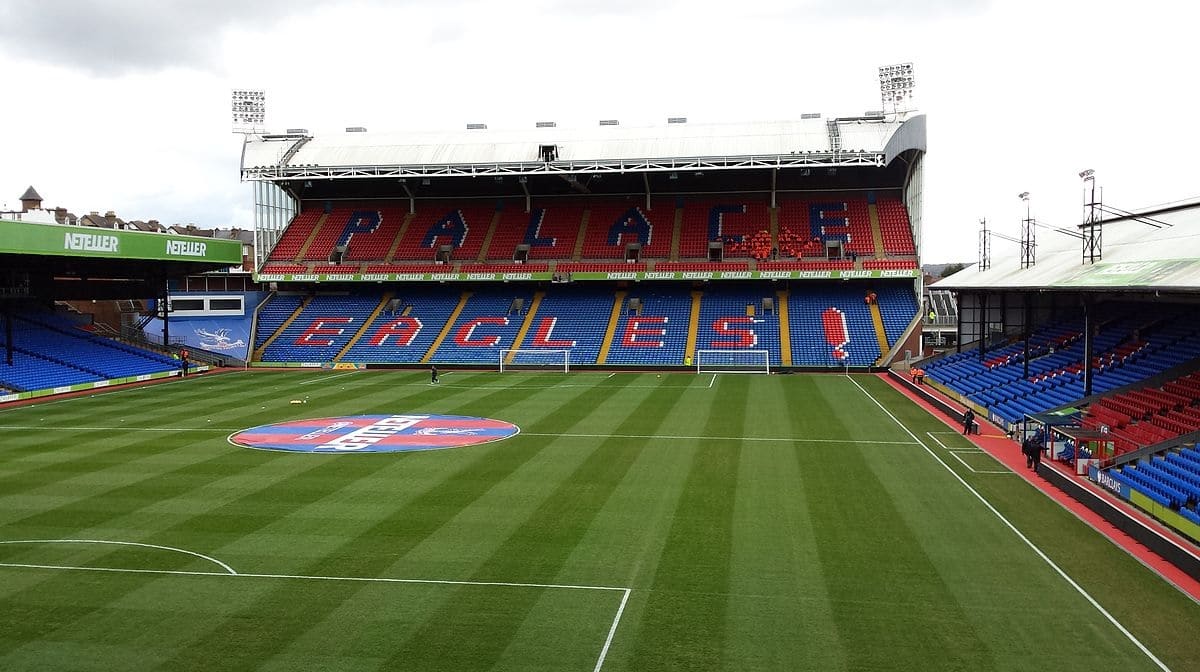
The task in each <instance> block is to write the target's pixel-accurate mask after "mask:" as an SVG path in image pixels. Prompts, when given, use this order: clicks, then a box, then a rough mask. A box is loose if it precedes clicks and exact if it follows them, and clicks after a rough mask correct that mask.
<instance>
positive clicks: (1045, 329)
mask: <svg viewBox="0 0 1200 672" xmlns="http://www.w3.org/2000/svg"><path fill="white" fill-rule="evenodd" d="M1146 310H1147V309H1146V308H1145V307H1144V306H1125V305H1120V304H1117V305H1113V306H1112V307H1111V308H1110V312H1111V313H1112V314H1113V315H1112V317H1111V318H1110V319H1108V320H1107V321H1105V322H1104V323H1103V324H1101V325H1100V326H1099V330H1098V332H1097V334H1096V336H1095V337H1094V339H1093V342H1094V348H1093V349H1094V351H1095V352H1096V353H1098V354H1096V355H1094V356H1093V360H1092V365H1093V367H1094V374H1093V380H1092V387H1093V390H1092V391H1093V393H1094V394H1100V395H1103V394H1105V393H1107V392H1108V391H1110V390H1113V389H1115V388H1118V387H1123V386H1126V385H1131V384H1134V383H1137V382H1138V381H1141V380H1144V379H1146V378H1148V377H1150V376H1153V375H1157V374H1158V373H1161V372H1163V371H1166V370H1167V369H1169V368H1171V367H1173V366H1176V365H1178V364H1181V363H1183V362H1186V361H1189V360H1192V359H1195V358H1197V357H1200V320H1197V318H1196V317H1195V316H1194V315H1192V314H1190V313H1188V312H1187V311H1182V312H1180V311H1178V310H1173V309H1168V308H1165V307H1157V308H1155V310H1156V311H1157V312H1156V314H1155V315H1152V316H1150V319H1147V315H1146ZM1168 318H1169V319H1168ZM1081 324H1082V323H1081V321H1080V319H1079V318H1068V319H1065V320H1062V321H1060V322H1058V323H1054V324H1049V325H1043V326H1040V327H1038V329H1036V330H1035V331H1034V333H1033V334H1032V335H1031V336H1030V360H1029V376H1028V378H1026V377H1025V376H1024V372H1023V369H1024V366H1025V362H1024V354H1023V345H1022V344H1021V343H1019V342H1018V343H1013V344H1010V345H1007V346H1004V347H1000V348H996V349H993V350H991V351H989V352H988V353H987V354H986V359H985V361H982V362H981V361H980V360H979V354H978V353H977V352H972V353H958V354H955V355H950V356H948V357H944V358H942V359H940V360H938V361H936V362H933V363H930V364H929V365H928V366H926V367H925V369H926V372H927V373H928V375H929V377H930V379H931V380H935V381H937V382H939V383H941V384H943V385H945V386H946V387H948V388H949V389H951V390H953V391H954V392H957V393H959V394H962V395H965V396H967V397H968V398H969V399H971V400H972V401H974V402H976V403H978V404H981V405H983V406H985V407H987V408H988V409H989V411H990V412H992V413H994V414H996V415H997V416H998V417H1000V418H1002V419H1004V420H1005V421H1007V422H1017V421H1019V420H1020V419H1021V418H1023V417H1024V416H1025V415H1026V414H1034V413H1040V412H1043V411H1047V410H1050V409H1052V408H1056V407H1059V406H1065V405H1068V404H1071V403H1074V402H1075V401H1076V400H1078V399H1079V398H1081V397H1082V396H1083V368H1084V367H1083V364H1082V362H1083V339H1082V337H1081V334H1082V327H1081ZM1148 325H1149V326H1148ZM1111 404H1112V402H1109V405H1110V407H1111ZM1101 405H1105V404H1103V403H1102V404H1101ZM1114 410H1116V409H1114ZM1124 410H1125V411H1128V413H1127V415H1128V416H1129V417H1131V418H1133V417H1134V416H1135V415H1136V411H1135V410H1134V409H1132V408H1126V409H1124ZM1152 435H1153V430H1150V429H1147V428H1141V429H1138V430H1133V431H1132V432H1130V431H1128V430H1125V431H1123V432H1122V434H1121V435H1118V439H1120V441H1121V442H1122V445H1127V444H1134V443H1138V442H1142V443H1145V441H1146V440H1148V439H1152V438H1153V436H1152Z"/></svg>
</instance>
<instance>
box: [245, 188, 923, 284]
mask: <svg viewBox="0 0 1200 672" xmlns="http://www.w3.org/2000/svg"><path fill="white" fill-rule="evenodd" d="M326 208H327V209H328V211H327V212H326ZM415 208H416V209H415V212H413V213H409V210H408V207H407V203H405V205H404V206H397V205H379V204H378V203H375V202H363V203H362V204H361V205H340V204H339V205H338V206H337V207H330V206H328V205H326V206H324V207H322V208H312V207H310V208H308V209H305V210H303V211H301V212H300V213H299V214H298V215H296V217H295V219H294V221H293V222H292V223H291V225H290V226H289V227H288V228H287V229H286V230H285V231H284V233H283V235H282V237H281V238H280V240H279V242H278V243H277V244H276V246H275V248H274V250H272V252H271V254H270V256H269V261H270V262H271V265H270V266H269V267H267V268H264V269H263V270H264V272H296V271H294V270H291V269H292V267H290V266H283V265H281V264H289V263H297V262H317V263H321V264H326V263H328V262H329V261H330V259H331V254H333V253H334V251H335V250H336V249H337V248H338V247H339V246H345V248H346V254H345V256H344V258H342V259H341V260H340V262H341V263H342V264H344V265H346V266H349V267H351V268H355V269H356V268H357V264H358V263H359V262H366V263H371V264H376V265H378V264H391V263H393V262H399V263H403V262H410V261H411V262H419V263H420V262H423V263H428V262H432V261H433V260H434V259H435V256H436V255H437V253H438V251H439V249H440V248H441V247H442V246H445V245H448V246H450V248H451V249H452V253H451V259H452V261H453V262H466V263H474V262H477V261H506V260H512V259H513V258H514V255H515V253H516V250H517V247H518V246H521V245H524V246H528V258H529V259H539V260H561V261H567V260H576V261H578V260H616V259H622V260H623V259H625V258H626V252H627V246H628V245H629V244H631V243H637V244H639V245H640V246H641V251H640V258H642V259H645V260H654V259H657V260H663V261H666V260H672V261H674V260H679V261H689V260H694V261H701V260H704V261H707V260H708V247H709V243H710V242H714V241H719V242H721V243H722V244H723V248H724V250H723V255H724V257H725V258H732V259H751V258H754V259H758V260H760V261H768V260H784V261H787V260H790V259H814V260H816V259H826V258H827V253H828V251H829V249H828V248H827V246H828V245H830V244H832V245H833V249H834V250H838V249H839V246H840V254H842V255H844V256H845V257H847V258H855V259H856V258H858V257H862V258H863V262H862V265H861V268H864V269H868V270H869V269H892V268H913V267H914V266H915V261H914V260H911V259H893V258H892V257H911V256H914V255H915V253H916V248H915V245H914V242H913V234H912V227H911V224H910V223H909V220H908V216H907V213H906V211H905V208H904V205H903V204H902V203H901V202H900V201H899V200H898V199H897V198H896V197H894V196H890V195H880V196H878V197H877V196H876V194H875V193H874V192H866V193H863V194H850V195H846V194H828V195H821V194H806V195H804V196H803V197H798V196H792V195H782V196H781V200H780V202H779V207H778V209H777V211H775V212H776V214H777V219H778V230H777V231H776V232H775V233H772V228H773V225H772V210H771V209H770V208H769V206H768V203H767V201H766V198H765V196H763V195H736V194H734V195H729V196H721V197H713V196H707V197H673V198H654V199H651V201H650V203H649V204H647V202H646V200H645V199H644V198H643V199H638V198H617V197H609V198H590V199H585V198H577V199H571V198H565V199H563V198H560V199H544V200H538V201H534V202H533V203H532V204H531V207H530V210H529V212H526V211H525V204H524V203H523V202H521V201H517V200H503V199H500V200H496V199H483V200H470V201H461V202H454V201H422V202H419V203H417V204H416V205H415ZM579 236H582V237H583V240H582V241H580V240H578V238H579ZM855 267H856V266H855V265H854V264H851V266H850V268H855ZM285 269H288V270H285ZM305 270H307V267H306V269H305ZM312 270H313V271H314V272H323V273H328V272H334V273H336V272H337V269H336V268H334V267H333V266H322V267H321V269H320V270H319V271H318V270H316V269H312ZM351 272H353V271H351Z"/></svg>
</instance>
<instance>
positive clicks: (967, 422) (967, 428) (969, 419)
mask: <svg viewBox="0 0 1200 672" xmlns="http://www.w3.org/2000/svg"><path fill="white" fill-rule="evenodd" d="M974 424H975V411H973V410H971V409H969V408H968V409H967V412H966V413H963V436H966V435H967V434H970V433H971V426H972V425H974Z"/></svg>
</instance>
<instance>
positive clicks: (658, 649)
mask: <svg viewBox="0 0 1200 672" xmlns="http://www.w3.org/2000/svg"><path fill="white" fill-rule="evenodd" d="M749 384H750V383H749V377H748V376H746V377H744V376H724V377H722V378H720V379H719V381H718V384H717V387H716V392H715V393H714V394H713V395H712V396H711V397H710V400H709V402H710V405H709V407H708V408H707V409H705V411H706V412H704V413H702V414H698V415H699V416H700V417H704V418H705V424H704V429H705V432H704V433H706V434H708V433H717V432H720V431H727V430H728V428H729V426H730V425H731V424H733V425H735V426H737V428H738V429H741V427H740V425H741V423H742V419H743V418H744V417H745V409H746V404H747V403H748V401H749V398H750V396H749V387H748V386H749ZM740 452H741V443H740V442H736V441H732V442H728V443H721V442H717V443H703V444H700V445H698V446H697V447H696V448H695V451H694V453H693V456H692V463H691V467H690V469H689V471H688V475H687V480H686V481H685V483H684V487H683V490H682V493H681V495H680V498H679V501H678V503H677V505H676V508H675V512H674V516H673V522H672V525H671V528H670V531H669V532H668V533H667V542H666V545H665V546H664V548H663V554H662V556H661V557H660V558H659V561H658V566H657V567H656V569H655V574H654V583H653V586H652V588H651V592H650V593H649V595H648V596H647V597H646V603H645V607H644V610H643V613H642V614H641V617H640V621H639V623H638V628H637V631H636V643H635V644H634V646H633V647H632V653H631V662H630V663H629V667H630V668H631V669H639V670H642V669H644V670H652V669H668V668H671V669H687V670H715V669H721V667H722V665H723V656H724V650H725V634H726V632H727V631H728V624H727V623H726V622H725V617H726V609H727V606H728V598H727V594H728V592H729V577H730V574H729V552H730V546H731V544H732V539H733V512H734V501H735V499H736V493H737V479H738V466H739V462H740ZM679 613H688V614H689V618H688V619H687V620H686V622H685V621H683V620H681V619H679V618H678V614H679Z"/></svg>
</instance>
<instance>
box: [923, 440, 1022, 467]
mask: <svg viewBox="0 0 1200 672" xmlns="http://www.w3.org/2000/svg"><path fill="white" fill-rule="evenodd" d="M925 433H926V434H928V435H929V438H931V439H933V440H934V441H936V442H937V444H938V445H939V446H941V447H942V448H943V449H945V450H946V452H948V453H950V457H953V458H954V459H956V460H958V461H959V463H961V464H962V465H963V466H964V467H966V468H967V469H970V470H971V471H972V472H974V473H976V474H1011V473H1013V472H1012V471H1009V470H1008V469H1002V470H999V471H997V470H995V469H990V470H989V469H976V468H975V467H972V466H971V465H969V464H967V461H966V460H964V459H962V458H961V457H959V456H958V454H959V453H982V452H983V450H981V449H979V448H947V447H946V444H944V443H942V441H941V439H939V438H937V437H936V436H934V434H933V432H925ZM985 454H986V453H985ZM988 457H991V455H988ZM992 459H993V460H994V459H995V458H992Z"/></svg>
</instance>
